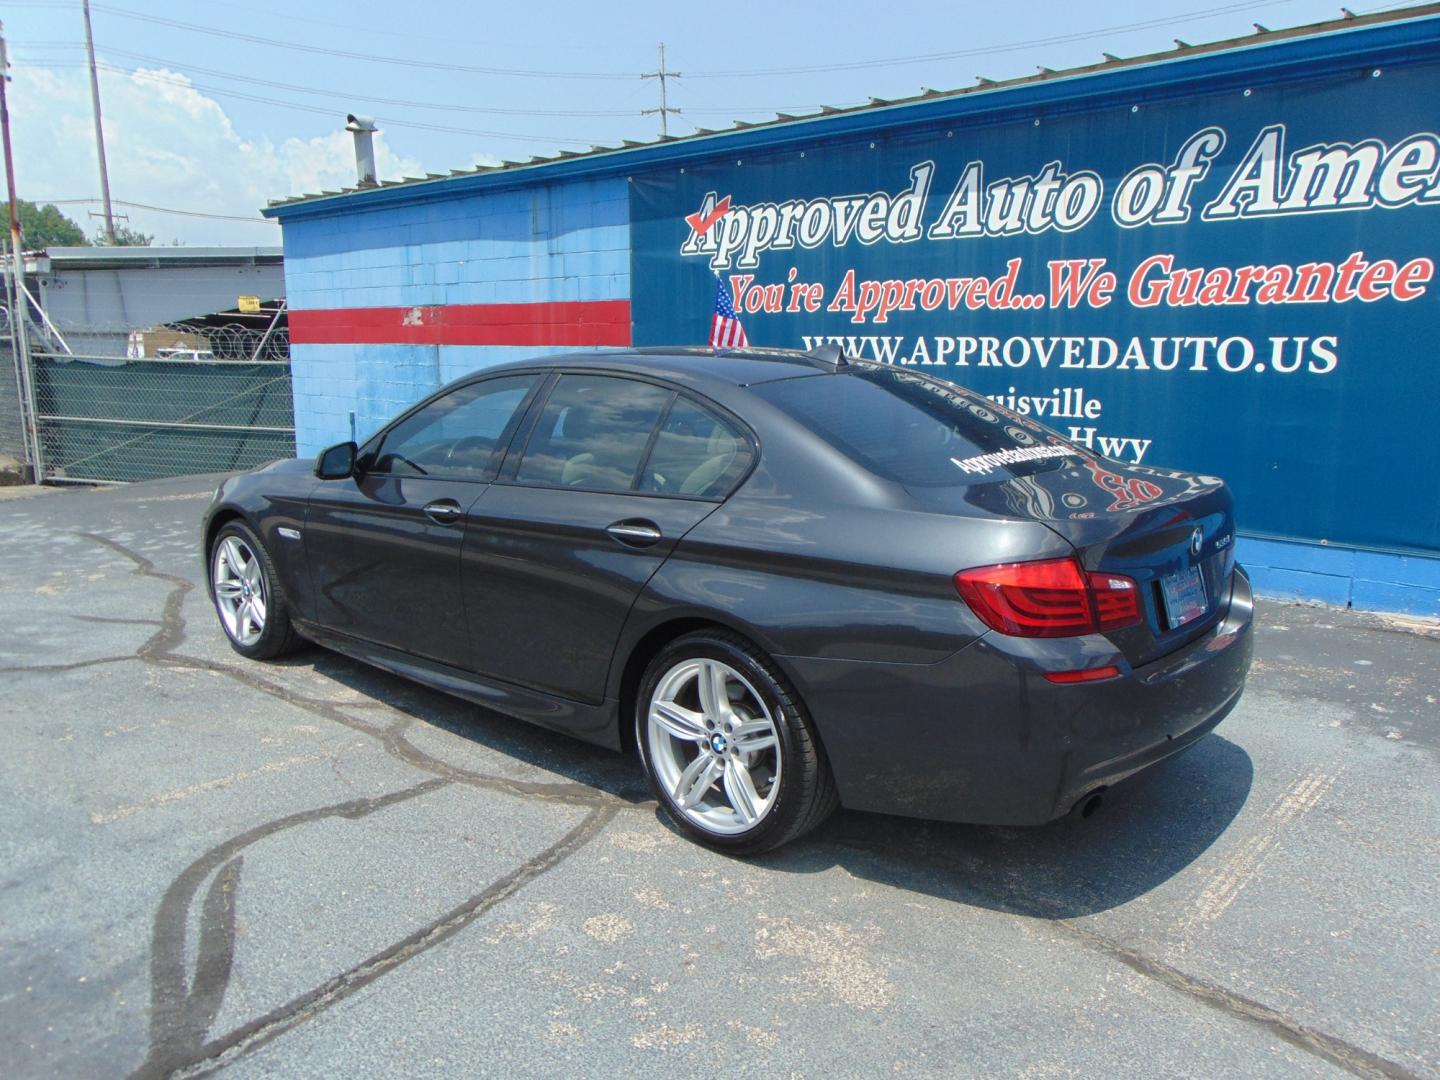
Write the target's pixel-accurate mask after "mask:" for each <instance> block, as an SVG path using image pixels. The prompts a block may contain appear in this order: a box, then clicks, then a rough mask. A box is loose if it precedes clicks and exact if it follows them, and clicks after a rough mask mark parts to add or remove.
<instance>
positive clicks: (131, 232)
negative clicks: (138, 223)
mask: <svg viewBox="0 0 1440 1080" xmlns="http://www.w3.org/2000/svg"><path fill="white" fill-rule="evenodd" d="M154 239H155V237H153V236H150V235H148V234H146V233H142V232H141V231H140V230H139V229H132V228H130V226H128V225H116V226H115V246H116V247H149V246H150V242H151V241H152V240H154ZM95 243H96V244H99V245H101V246H108V245H106V243H105V234H104V233H99V234H97V235H96V237H95Z"/></svg>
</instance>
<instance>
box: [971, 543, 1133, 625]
mask: <svg viewBox="0 0 1440 1080" xmlns="http://www.w3.org/2000/svg"><path fill="white" fill-rule="evenodd" d="M955 587H956V589H958V590H959V591H960V595H961V596H962V597H964V599H965V602H966V603H967V604H969V605H970V608H971V610H972V611H974V612H975V614H976V615H978V616H979V617H980V619H981V621H982V622H984V623H985V625H986V626H988V627H990V628H991V629H992V630H998V631H999V632H1000V633H1002V634H1009V635H1011V636H1012V637H1074V636H1076V635H1079V634H1095V633H1099V632H1100V631H1102V630H1118V629H1120V628H1121V627H1124V626H1133V625H1134V624H1135V623H1137V622H1139V621H1140V590H1139V589H1138V588H1137V587H1136V585H1135V582H1134V581H1133V580H1132V579H1131V578H1128V577H1125V576H1123V575H1121V574H1107V573H1087V572H1086V571H1085V570H1084V569H1083V568H1082V567H1081V566H1080V564H1079V563H1078V562H1076V561H1075V560H1074V559H1045V560H1043V561H1041V562H1023V563H1001V564H1000V565H998V566H979V567H976V568H975V569H973V570H962V571H960V573H958V574H956V575H955Z"/></svg>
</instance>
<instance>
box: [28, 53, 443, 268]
mask: <svg viewBox="0 0 1440 1080" xmlns="http://www.w3.org/2000/svg"><path fill="white" fill-rule="evenodd" d="M13 85H14V89H13V90H12V94H13V102H14V104H13V106H12V111H11V120H12V123H13V125H14V140H15V172H16V179H17V184H18V193H19V196H20V197H21V198H22V199H29V200H31V201H35V202H44V201H47V200H53V199H66V198H88V197H92V196H98V195H99V189H100V181H99V175H98V171H97V168H96V164H95V136H94V125H93V121H92V120H91V114H90V88H89V84H88V80H87V77H86V75H85V72H84V71H83V70H63V71H62V70H54V69H48V70H47V69H44V68H29V69H25V70H23V71H22V72H20V73H17V75H16V78H15V82H14V84H13ZM100 94H101V100H102V104H103V107H104V115H105V152H106V153H105V156H106V159H107V164H108V166H109V172H110V193H111V196H112V198H114V199H124V200H128V201H131V202H139V203H148V204H150V205H153V206H165V207H171V208H175V209H181V210H200V211H204V212H206V213H215V214H234V215H242V216H243V215H249V214H255V213H257V212H258V211H259V209H260V207H262V206H264V205H265V204H266V203H267V202H268V201H269V200H271V199H274V198H280V197H283V196H287V195H298V194H302V193H304V192H312V191H320V190H322V189H329V190H335V189H338V188H343V187H351V186H353V185H354V183H355V155H354V150H353V143H352V141H351V137H350V135H349V134H347V133H346V132H345V131H344V130H342V127H341V125H342V124H343V120H344V117H343V113H342V112H341V111H340V110H339V109H337V110H336V130H335V131H333V132H331V133H329V134H326V135H321V136H317V137H315V138H311V139H299V138H290V139H285V140H284V141H282V142H280V143H279V144H278V145H277V144H276V143H274V142H272V141H271V140H270V139H268V138H264V137H261V138H253V139H252V138H246V137H245V136H243V135H242V134H240V132H238V131H236V130H235V126H234V125H233V124H232V123H231V121H230V118H229V116H228V115H226V113H225V110H224V109H223V108H222V107H221V106H220V105H219V103H217V102H216V101H215V100H213V99H212V98H209V97H206V96H205V95H204V94H202V93H201V92H199V91H198V90H196V89H194V87H193V86H192V85H191V84H190V80H189V79H187V78H186V77H185V76H184V75H181V74H177V73H176V72H172V71H166V70H153V71H144V70H142V71H136V72H134V73H131V74H128V75H123V74H117V73H113V72H102V73H101V75H100ZM375 158H376V165H377V168H378V170H379V172H380V176H381V177H382V178H383V179H393V178H398V177H400V176H414V175H423V173H424V169H423V167H422V166H421V164H420V163H419V162H418V161H416V160H414V159H413V158H408V157H400V156H398V155H396V154H395V153H393V152H392V151H391V150H390V148H389V146H387V145H386V143H385V138H384V135H383V134H381V135H378V136H376V140H375ZM61 209H62V210H64V211H65V212H66V213H67V214H68V215H69V216H70V217H72V218H74V219H75V220H76V221H77V222H79V223H80V224H81V226H82V227H84V228H85V230H86V231H87V232H90V233H94V232H96V231H98V229H99V223H98V221H97V220H96V219H93V218H90V217H89V216H88V214H89V212H90V211H92V210H95V211H98V210H99V205H98V203H97V204H95V205H93V206H85V205H69V206H62V207H61ZM116 210H117V212H120V213H125V214H127V215H129V218H130V222H129V223H130V225H131V226H132V227H134V228H138V229H140V230H141V231H142V232H146V233H152V234H154V236H155V242H156V243H169V242H170V241H171V240H173V239H178V240H180V241H181V242H182V243H187V244H278V243H279V242H280V230H279V229H278V228H277V227H275V226H274V225H268V224H259V225H252V224H248V223H246V222H241V221H216V220H212V219H206V218H187V217H177V216H174V215H170V214H158V213H154V212H152V211H147V210H137V209H133V208H129V207H117V208H116Z"/></svg>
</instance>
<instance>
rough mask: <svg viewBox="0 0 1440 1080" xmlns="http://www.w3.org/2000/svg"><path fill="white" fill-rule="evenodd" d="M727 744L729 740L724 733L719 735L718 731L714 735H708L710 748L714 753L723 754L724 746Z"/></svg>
mask: <svg viewBox="0 0 1440 1080" xmlns="http://www.w3.org/2000/svg"><path fill="white" fill-rule="evenodd" d="M728 745H729V741H728V740H727V739H726V738H725V736H724V735H721V734H720V733H719V732H718V731H717V732H716V733H715V734H714V735H711V736H710V749H711V750H713V751H715V753H717V754H723V753H724V752H725V748H726V747H727V746H728Z"/></svg>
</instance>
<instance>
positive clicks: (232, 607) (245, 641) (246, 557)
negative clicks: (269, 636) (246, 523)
mask: <svg viewBox="0 0 1440 1080" xmlns="http://www.w3.org/2000/svg"><path fill="white" fill-rule="evenodd" d="M210 581H211V586H210V588H211V592H212V593H213V595H214V597H215V608H216V610H217V611H219V612H220V621H221V623H223V624H224V626H225V632H226V633H227V634H229V635H230V637H231V639H232V640H233V641H235V642H237V643H239V644H241V645H245V646H250V645H254V644H255V643H256V642H257V641H259V640H260V635H261V634H263V633H264V632H265V614H266V608H267V601H268V596H267V592H266V587H265V573H264V571H263V570H262V569H261V566H260V560H259V559H258V558H257V557H256V555H255V552H254V551H252V550H251V548H250V545H249V544H247V543H245V541H244V540H243V539H241V538H240V537H238V536H233V535H232V536H227V537H225V538H224V539H223V540H221V541H220V543H218V544H216V545H215V555H214V562H213V564H212V566H211V568H210Z"/></svg>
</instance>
